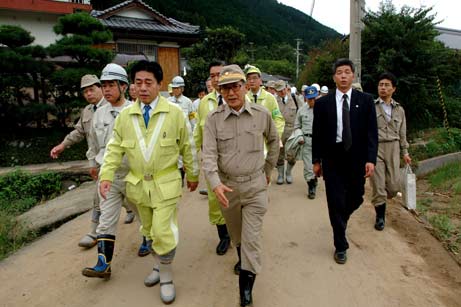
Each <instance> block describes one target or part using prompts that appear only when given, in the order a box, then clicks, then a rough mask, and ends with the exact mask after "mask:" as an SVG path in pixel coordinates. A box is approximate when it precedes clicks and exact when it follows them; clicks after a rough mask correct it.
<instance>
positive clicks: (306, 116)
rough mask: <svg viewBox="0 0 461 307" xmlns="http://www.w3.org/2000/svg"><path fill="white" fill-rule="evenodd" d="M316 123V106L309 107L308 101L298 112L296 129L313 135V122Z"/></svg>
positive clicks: (304, 133)
mask: <svg viewBox="0 0 461 307" xmlns="http://www.w3.org/2000/svg"><path fill="white" fill-rule="evenodd" d="M313 123H314V108H311V107H309V105H308V104H307V103H304V105H303V106H302V107H301V108H300V109H299V111H298V113H297V114H296V119H295V125H294V129H295V130H296V129H301V131H302V133H303V135H305V136H306V134H308V135H310V137H312V124H313Z"/></svg>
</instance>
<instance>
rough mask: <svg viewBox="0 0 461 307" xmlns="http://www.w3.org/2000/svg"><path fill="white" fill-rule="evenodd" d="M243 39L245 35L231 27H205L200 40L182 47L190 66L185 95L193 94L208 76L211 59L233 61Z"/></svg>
mask: <svg viewBox="0 0 461 307" xmlns="http://www.w3.org/2000/svg"><path fill="white" fill-rule="evenodd" d="M244 39H245V35H243V34H242V33H240V32H239V31H237V30H236V29H234V28H232V27H223V28H218V29H206V31H205V33H204V39H203V40H202V41H201V42H199V43H196V44H194V45H192V46H191V47H190V48H184V49H183V50H182V55H183V56H184V57H186V58H187V59H188V64H189V66H190V68H191V69H190V71H189V72H188V74H187V76H186V78H185V80H186V83H187V84H186V95H189V96H194V95H195V94H196V92H197V88H198V86H199V85H200V84H201V83H204V82H205V80H206V79H207V78H208V75H209V72H208V64H209V63H210V62H211V61H213V60H216V59H219V60H222V61H225V62H227V63H233V59H234V57H236V55H237V52H238V51H239V50H240V48H241V47H242V45H243V42H244ZM167 81H169V80H167Z"/></svg>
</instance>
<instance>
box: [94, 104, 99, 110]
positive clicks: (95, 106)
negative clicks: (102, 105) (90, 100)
mask: <svg viewBox="0 0 461 307" xmlns="http://www.w3.org/2000/svg"><path fill="white" fill-rule="evenodd" d="M97 108H98V106H97V105H95V104H94V105H93V112H96V109H97Z"/></svg>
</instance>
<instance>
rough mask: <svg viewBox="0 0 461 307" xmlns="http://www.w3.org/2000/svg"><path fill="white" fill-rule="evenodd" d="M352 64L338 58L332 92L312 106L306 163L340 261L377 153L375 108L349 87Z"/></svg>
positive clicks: (371, 102)
mask: <svg viewBox="0 0 461 307" xmlns="http://www.w3.org/2000/svg"><path fill="white" fill-rule="evenodd" d="M354 69H355V68H354V64H353V63H352V61H350V60H349V59H339V60H337V61H336V62H335V64H334V65H333V80H334V81H335V83H336V90H335V91H332V92H331V93H330V94H328V95H327V96H324V97H322V98H319V99H318V100H317V101H316V103H315V107H314V124H313V137H312V162H313V163H314V166H313V168H314V173H315V174H316V176H318V177H320V176H321V175H322V174H323V178H324V180H325V188H326V194H327V202H328V213H329V215H330V222H331V226H332V227H333V238H334V245H335V248H336V250H335V253H334V259H335V261H336V262H337V263H339V264H344V263H346V260H347V255H346V250H347V249H348V248H349V244H348V242H347V239H346V227H347V222H348V220H349V217H350V216H351V214H352V213H353V212H354V211H355V210H356V209H357V208H359V207H360V205H361V204H362V202H363V194H364V192H365V188H364V186H365V178H367V177H370V176H372V175H373V171H374V167H375V164H376V156H377V150H378V130H377V124H376V110H375V107H374V103H373V99H372V97H371V96H370V95H368V94H364V93H361V92H359V91H356V90H353V89H352V82H353V80H354Z"/></svg>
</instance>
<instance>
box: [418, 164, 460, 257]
mask: <svg viewBox="0 0 461 307" xmlns="http://www.w3.org/2000/svg"><path fill="white" fill-rule="evenodd" d="M417 191H418V196H417V199H418V201H417V207H416V210H417V212H418V214H419V216H420V217H421V218H422V219H423V220H425V221H426V222H428V223H429V224H430V225H431V226H432V233H433V234H434V235H435V236H436V237H437V238H438V239H439V240H440V241H441V242H442V243H443V245H444V246H445V247H446V248H447V249H448V250H449V251H450V252H451V253H453V255H454V256H455V258H456V259H457V261H458V263H461V254H460V253H461V163H459V162H455V163H452V164H447V165H445V166H444V167H442V168H440V169H438V170H437V171H435V172H433V173H431V174H429V175H428V176H426V177H424V178H421V179H419V180H418V190H417Z"/></svg>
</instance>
